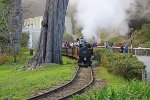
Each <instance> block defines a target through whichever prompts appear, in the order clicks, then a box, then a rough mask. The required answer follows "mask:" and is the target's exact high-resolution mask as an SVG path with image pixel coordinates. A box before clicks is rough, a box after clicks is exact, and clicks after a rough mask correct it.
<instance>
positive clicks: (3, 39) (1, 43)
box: [0, 33, 10, 48]
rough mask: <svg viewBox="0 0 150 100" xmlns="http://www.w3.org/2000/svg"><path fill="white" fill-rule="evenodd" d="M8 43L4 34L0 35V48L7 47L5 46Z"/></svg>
mask: <svg viewBox="0 0 150 100" xmlns="http://www.w3.org/2000/svg"><path fill="white" fill-rule="evenodd" d="M9 43H10V40H9V38H8V36H7V35H6V33H0V47H1V48H2V47H5V46H7V44H9Z"/></svg>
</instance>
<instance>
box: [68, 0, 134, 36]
mask: <svg viewBox="0 0 150 100" xmlns="http://www.w3.org/2000/svg"><path fill="white" fill-rule="evenodd" d="M136 1H137V0H70V2H69V6H70V7H73V8H74V9H75V10H76V12H75V20H76V21H77V23H78V25H79V26H80V27H81V28H82V29H83V30H82V33H83V34H84V36H85V37H87V38H90V37H93V36H94V37H96V36H97V35H96V34H100V33H101V32H107V33H115V34H120V35H125V34H126V33H128V31H129V26H128V23H129V20H130V17H131V16H130V14H132V12H130V14H129V13H127V11H133V12H136V10H135V9H136V3H137V2H136Z"/></svg>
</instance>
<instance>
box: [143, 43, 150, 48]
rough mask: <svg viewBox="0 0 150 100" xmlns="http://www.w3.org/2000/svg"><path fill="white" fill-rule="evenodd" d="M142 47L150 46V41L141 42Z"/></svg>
mask: <svg viewBox="0 0 150 100" xmlns="http://www.w3.org/2000/svg"><path fill="white" fill-rule="evenodd" d="M142 47H143V48H150V41H148V42H145V43H144V44H142Z"/></svg>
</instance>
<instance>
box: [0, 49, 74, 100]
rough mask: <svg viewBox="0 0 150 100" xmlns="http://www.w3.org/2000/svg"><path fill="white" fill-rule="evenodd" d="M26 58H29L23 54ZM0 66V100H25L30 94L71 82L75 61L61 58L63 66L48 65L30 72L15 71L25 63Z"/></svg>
mask: <svg viewBox="0 0 150 100" xmlns="http://www.w3.org/2000/svg"><path fill="white" fill-rule="evenodd" d="M24 54H25V55H26V58H27V59H28V58H31V57H29V56H27V55H29V53H27V52H25V53H24ZM27 59H26V60H25V61H24V62H19V63H16V64H13V63H7V64H5V65H3V66H0V100H3V99H4V98H8V99H9V100H12V99H13V100H26V99H27V98H28V97H29V96H30V95H31V94H32V93H35V92H37V91H38V90H41V89H46V88H50V87H52V86H54V85H56V84H59V83H64V82H66V81H68V80H71V79H72V77H73V75H74V74H75V71H76V70H75V69H76V67H75V66H76V64H75V60H70V59H68V58H66V57H63V62H64V64H63V65H57V64H49V65H46V66H44V67H42V68H40V69H35V70H32V71H17V69H18V68H22V67H23V66H24V65H25V64H26V62H27Z"/></svg>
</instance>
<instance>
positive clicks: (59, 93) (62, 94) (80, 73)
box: [28, 67, 94, 100]
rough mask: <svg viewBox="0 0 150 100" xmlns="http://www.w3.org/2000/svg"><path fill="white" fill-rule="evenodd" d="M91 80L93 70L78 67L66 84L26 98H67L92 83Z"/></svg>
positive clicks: (63, 99) (64, 99)
mask: <svg viewBox="0 0 150 100" xmlns="http://www.w3.org/2000/svg"><path fill="white" fill-rule="evenodd" d="M93 80H94V77H93V70H92V68H91V67H89V68H81V67H78V69H77V72H76V74H75V76H74V78H73V79H72V80H71V81H70V82H68V83H67V84H65V85H63V86H61V87H58V88H57V89H54V90H51V91H49V92H47V93H44V94H41V95H38V96H35V97H32V98H29V99H28V100H68V99H69V97H72V96H73V95H75V94H80V93H82V92H83V90H84V89H86V88H87V87H88V86H89V85H91V84H92V83H93Z"/></svg>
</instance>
